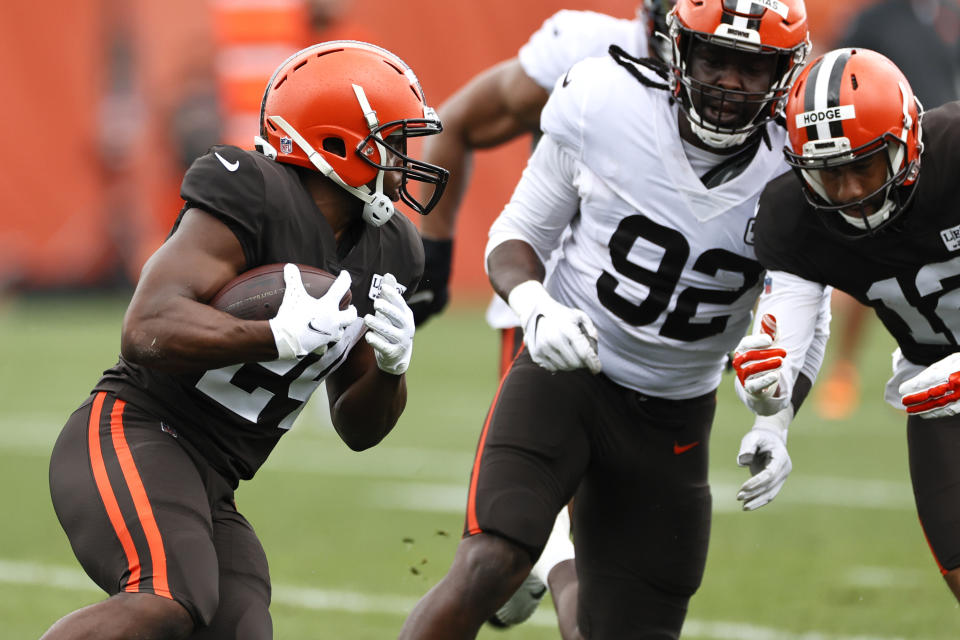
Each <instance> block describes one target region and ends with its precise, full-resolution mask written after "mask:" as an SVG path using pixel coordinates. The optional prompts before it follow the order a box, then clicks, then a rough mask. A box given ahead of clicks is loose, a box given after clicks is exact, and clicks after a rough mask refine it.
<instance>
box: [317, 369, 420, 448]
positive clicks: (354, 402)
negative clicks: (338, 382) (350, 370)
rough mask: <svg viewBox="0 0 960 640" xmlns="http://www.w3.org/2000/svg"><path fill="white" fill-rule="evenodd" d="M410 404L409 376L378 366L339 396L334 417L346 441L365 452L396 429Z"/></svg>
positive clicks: (331, 410) (334, 405)
mask: <svg viewBox="0 0 960 640" xmlns="http://www.w3.org/2000/svg"><path fill="white" fill-rule="evenodd" d="M406 404H407V381H406V376H405V375H400V376H395V375H391V374H388V373H384V372H383V371H380V370H379V369H378V368H376V367H374V368H373V369H371V370H369V371H367V372H366V373H365V374H364V375H363V376H361V377H360V378H359V379H357V380H356V381H355V382H354V383H353V384H351V385H350V387H349V388H348V389H346V390H345V391H344V392H343V393H342V394H340V395H339V396H338V397H337V398H336V400H335V401H334V403H333V405H332V406H331V407H330V417H331V420H332V421H333V426H334V428H335V429H336V430H337V433H338V434H339V435H340V438H341V439H342V440H343V441H344V443H346V445H347V446H348V447H350V448H351V449H352V450H354V451H363V450H364V449H369V448H370V447H373V446H375V445H376V444H378V443H379V442H380V441H381V440H383V439H384V438H385V437H386V436H387V434H388V433H390V431H392V430H393V427H394V426H396V424H397V420H399V419H400V414H402V413H403V409H404V407H405V406H406Z"/></svg>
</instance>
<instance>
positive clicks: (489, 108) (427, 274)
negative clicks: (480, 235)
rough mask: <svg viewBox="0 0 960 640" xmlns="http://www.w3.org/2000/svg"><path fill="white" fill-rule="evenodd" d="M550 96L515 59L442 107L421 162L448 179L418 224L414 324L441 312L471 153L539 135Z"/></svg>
mask: <svg viewBox="0 0 960 640" xmlns="http://www.w3.org/2000/svg"><path fill="white" fill-rule="evenodd" d="M548 95H549V94H548V93H547V92H546V91H544V90H543V88H542V87H540V85H538V84H537V83H536V82H534V81H533V80H532V79H530V77H529V76H527V74H526V73H525V72H524V71H523V68H522V67H521V66H520V63H519V62H518V61H517V60H516V59H515V58H514V59H511V60H507V61H504V62H502V63H500V64H498V65H496V66H494V67H491V68H489V69H487V70H486V71H484V72H482V73H480V74H479V75H477V76H476V77H475V78H473V80H471V81H470V82H469V83H467V84H466V85H464V86H463V87H462V88H461V89H460V90H459V91H457V93H455V94H454V95H453V96H452V97H451V98H449V99H448V100H447V101H446V102H445V103H444V104H442V105H441V106H440V109H439V111H438V113H439V115H440V119H441V121H442V122H443V132H442V133H440V134H439V135H435V136H430V137H428V138H427V139H426V140H425V142H424V156H423V159H424V161H426V162H431V163H436V164H438V165H439V166H442V167H445V168H446V169H448V170H449V171H450V180H449V182H448V183H447V188H446V191H445V192H444V195H443V198H441V200H440V202H439V203H438V204H437V206H436V207H435V208H434V209H433V211H431V212H430V215H428V216H424V217H423V218H421V221H420V233H421V235H422V236H423V248H424V254H425V267H424V274H423V279H422V280H421V282H420V288H419V290H418V291H417V293H416V294H415V297H414V298H411V304H410V306H411V308H412V309H413V312H414V316H415V318H416V322H417V325H420V324H422V323H423V322H425V321H426V320H427V319H428V318H429V317H430V316H432V315H434V314H436V313H439V312H440V311H442V310H443V308H444V307H445V306H446V304H447V300H448V299H449V291H448V283H449V280H450V265H451V261H452V257H453V236H454V233H455V230H456V224H457V214H458V212H459V209H460V204H461V203H462V202H463V196H464V193H465V192H466V189H467V186H468V185H469V183H470V174H471V158H472V152H473V150H474V149H485V148H489V147H494V146H497V145H499V144H503V143H505V142H508V141H509V140H512V139H514V138H516V137H517V136H519V135H522V134H525V133H529V132H531V131H535V130H537V128H538V127H539V123H540V112H541V110H542V109H543V105H544V104H545V103H546V101H547V97H548Z"/></svg>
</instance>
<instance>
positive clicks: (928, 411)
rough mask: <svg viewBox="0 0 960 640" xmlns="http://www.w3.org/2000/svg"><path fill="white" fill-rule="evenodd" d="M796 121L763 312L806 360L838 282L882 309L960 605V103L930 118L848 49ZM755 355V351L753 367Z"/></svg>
mask: <svg viewBox="0 0 960 640" xmlns="http://www.w3.org/2000/svg"><path fill="white" fill-rule="evenodd" d="M786 119H787V127H788V129H789V145H788V146H787V147H786V148H785V150H784V153H785V154H786V157H787V159H788V161H789V163H790V164H791V165H792V167H793V168H794V171H793V172H792V173H788V174H785V175H783V176H782V177H780V178H779V179H777V180H776V181H774V182H772V183H771V184H770V185H769V186H768V187H767V189H766V191H765V192H764V194H763V196H762V197H761V199H760V209H759V212H758V214H757V224H756V248H757V257H758V258H759V259H760V261H761V262H762V263H763V264H764V266H766V267H767V268H768V269H769V270H770V271H769V272H768V277H769V278H770V279H771V287H770V293H769V294H767V293H765V294H764V295H763V296H762V297H761V299H760V303H759V308H758V315H761V314H765V313H772V314H775V315H776V316H777V317H778V318H779V319H780V334H779V338H778V340H777V344H776V345H775V346H776V347H779V348H781V349H783V350H784V351H785V352H786V354H787V361H788V362H791V361H792V362H795V361H796V358H797V357H802V354H803V349H804V346H805V344H806V342H807V341H808V340H809V336H810V333H811V325H812V323H813V322H814V320H813V317H812V315H811V314H810V313H809V310H810V308H811V307H812V305H813V302H812V301H813V300H815V299H817V298H818V297H819V296H820V295H821V292H822V291H823V290H824V288H825V287H828V286H830V285H832V286H833V287H836V288H837V289H840V290H842V291H845V292H846V293H848V294H850V295H851V296H852V297H854V298H856V299H857V300H858V301H859V302H861V303H862V304H864V305H867V306H869V307H872V308H873V309H874V310H875V311H876V313H877V316H878V317H879V318H880V321H881V322H883V324H884V326H886V328H887V330H888V331H889V332H890V334H891V335H892V336H893V337H894V339H896V341H897V349H896V351H894V354H893V376H892V377H891V379H890V381H889V382H888V383H887V387H886V393H885V398H886V400H887V402H889V403H890V404H892V405H893V406H894V407H896V408H898V409H906V413H907V446H908V454H909V459H910V475H911V480H912V482H913V492H914V496H915V498H916V504H917V512H918V515H919V517H920V523H921V525H922V527H923V533H924V534H925V536H926V539H927V540H928V541H929V544H930V549H931V551H932V552H933V556H934V559H935V561H936V563H937V566H938V567H939V568H940V571H941V572H942V574H943V575H944V577H945V578H946V582H947V584H948V585H949V587H950V589H951V590H952V591H953V594H954V595H955V596H956V597H957V598H958V599H960V507H958V505H960V478H958V471H957V464H956V456H955V455H954V452H955V451H956V450H957V448H958V447H960V417H958V414H960V347H958V344H960V315H958V314H957V304H956V302H955V300H956V299H957V295H958V286H960V254H958V251H960V184H958V182H957V180H956V175H957V171H958V169H960V104H958V103H956V102H951V103H947V104H946V105H943V106H941V107H938V108H936V109H932V110H931V111H929V112H927V113H926V114H924V113H923V110H922V108H921V105H920V104H919V101H918V100H916V99H915V97H914V94H913V92H912V90H911V88H910V85H909V83H908V82H907V79H906V77H905V76H904V75H903V73H901V71H900V70H899V69H898V68H897V67H896V66H895V65H894V64H893V63H892V62H891V61H890V60H888V59H887V58H885V57H884V56H882V55H880V54H879V53H876V52H874V51H870V50H868V49H838V50H835V51H831V52H829V53H827V54H824V55H823V56H821V57H819V58H817V59H816V60H814V61H813V62H811V63H810V65H809V66H808V67H807V68H806V69H804V71H803V73H802V74H801V75H800V76H799V78H798V79H797V81H796V84H795V85H794V88H793V89H792V90H791V91H790V97H789V100H788V102H787V107H786ZM921 125H922V126H921ZM921 162H922V169H921ZM788 289H789V290H790V292H791V295H790V297H791V299H790V300H789V301H786V300H785V299H784V298H783V296H782V292H783V291H786V290H788ZM804 291H805V292H806V293H802V292H804ZM804 297H806V299H807V301H808V302H807V303H806V304H797V303H798V300H799V301H800V302H803V298H804ZM769 346H770V344H769V341H764V342H761V343H760V344H757V345H754V349H755V350H757V351H760V350H763V349H764V348H766V347H769ZM754 349H745V350H743V351H744V353H743V356H744V359H743V362H744V364H745V365H746V364H747V363H749V362H750V361H752V360H755V359H756V358H755V357H754ZM761 358H762V356H761ZM794 375H795V370H794V368H793V367H792V366H785V367H784V368H783V369H782V370H781V371H780V373H779V376H777V377H775V379H773V380H771V381H770V382H769V384H770V385H771V386H772V385H774V384H775V383H780V384H784V383H786V384H787V385H789V383H790V380H791V379H792V377H793V376H794ZM758 391H759V389H755V390H754V393H750V392H749V391H746V390H744V389H743V387H742V386H741V385H740V384H739V383H738V392H739V393H740V395H741V397H742V398H743V400H744V401H745V402H746V403H747V405H748V406H751V407H752V408H754V409H755V410H757V411H762V412H770V411H776V410H778V408H779V407H780V406H781V405H780V404H778V401H777V400H773V401H771V399H770V398H765V397H763V395H762V394H759V393H757V392H758ZM780 402H782V399H780Z"/></svg>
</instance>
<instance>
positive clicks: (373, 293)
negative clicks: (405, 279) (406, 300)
mask: <svg viewBox="0 0 960 640" xmlns="http://www.w3.org/2000/svg"><path fill="white" fill-rule="evenodd" d="M382 284H383V276H381V275H380V274H374V276H373V281H372V282H371V283H370V293H369V296H370V299H371V300H376V299H377V298H378V297H380V285H382ZM406 290H407V288H406V287H405V286H403V285H402V284H400V283H399V282H398V283H397V291H399V292H400V295H403V293H404V291H406Z"/></svg>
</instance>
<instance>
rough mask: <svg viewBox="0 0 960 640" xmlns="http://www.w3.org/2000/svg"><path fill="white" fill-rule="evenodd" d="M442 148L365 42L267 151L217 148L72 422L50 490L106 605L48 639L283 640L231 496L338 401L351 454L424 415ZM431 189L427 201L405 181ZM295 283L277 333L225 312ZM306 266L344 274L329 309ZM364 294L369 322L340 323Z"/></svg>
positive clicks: (271, 95)
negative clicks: (424, 298) (260, 285)
mask: <svg viewBox="0 0 960 640" xmlns="http://www.w3.org/2000/svg"><path fill="white" fill-rule="evenodd" d="M439 131H440V122H439V120H438V119H437V118H436V116H435V115H434V113H433V111H432V110H431V109H430V108H429V107H428V106H427V105H426V102H425V101H424V97H423V91H422V90H421V88H420V84H419V82H418V81H417V79H416V76H414V74H413V72H412V71H411V70H410V68H409V67H407V65H406V64H404V63H403V61H401V60H400V59H399V58H398V57H397V56H395V55H393V54H392V53H390V52H389V51H386V50H384V49H381V48H379V47H375V46H373V45H369V44H365V43H360V42H327V43H322V44H318V45H314V46H312V47H309V48H307V49H304V50H303V51H300V52H299V53H297V54H295V55H294V56H292V57H291V58H290V59H288V60H287V61H286V62H284V63H283V64H281V65H280V67H279V68H278V69H277V71H276V73H275V74H274V75H273V77H272V78H271V79H270V82H269V84H268V86H267V88H266V92H265V94H264V98H263V106H262V110H261V132H260V136H259V137H258V139H257V146H258V148H259V149H260V151H245V150H242V149H239V148H236V147H230V146H216V147H213V148H212V149H211V150H210V152H209V153H208V155H205V156H203V157H201V158H199V159H198V160H196V162H194V164H193V166H191V168H190V169H189V170H188V171H187V173H186V175H185V176H184V179H183V185H182V188H181V195H182V197H183V199H184V201H185V204H184V206H183V209H182V211H181V212H180V215H179V217H178V218H177V220H176V222H175V223H174V226H173V230H172V231H171V232H170V235H169V237H168V238H167V240H166V242H165V243H164V244H163V245H162V246H161V247H160V248H159V249H158V250H157V251H156V253H154V254H153V256H152V257H151V258H150V260H149V261H148V262H147V264H146V266H145V267H144V269H143V273H142V275H141V278H140V281H139V283H138V284H137V288H136V291H135V292H134V294H133V299H132V300H131V302H130V306H129V307H128V309H127V312H126V315H125V317H124V322H123V330H122V336H121V341H122V342H121V355H120V360H119V362H118V363H117V364H116V365H115V366H114V367H113V368H112V369H110V370H108V371H107V372H106V373H105V374H104V375H103V377H102V378H101V379H100V380H99V381H98V382H97V383H96V384H95V385H94V390H93V395H91V396H90V398H88V399H87V400H86V401H85V402H84V403H83V404H82V405H81V406H80V408H79V409H78V410H77V411H76V412H74V414H73V415H72V416H71V417H70V418H69V419H68V421H67V423H66V425H65V426H64V428H63V431H62V432H61V435H60V437H59V439H58V441H57V444H56V445H55V447H54V450H53V455H52V457H51V461H50V490H51V495H52V498H53V504H54V508H55V509H56V512H57V516H58V517H59V519H60V522H61V523H62V525H63V527H64V530H65V531H66V533H67V536H68V538H69V539H70V543H71V545H72V547H73V550H74V553H75V554H76V555H77V558H78V559H79V561H80V563H81V564H82V565H83V567H84V569H85V570H86V571H87V573H88V574H89V575H90V577H91V578H92V579H93V580H94V581H95V582H96V583H97V584H98V585H99V586H100V587H101V588H102V589H103V590H104V591H106V592H107V593H108V594H109V597H108V598H107V599H106V600H103V601H101V602H98V603H96V604H94V605H91V606H89V607H86V608H84V609H81V610H79V611H75V612H73V613H71V614H69V615H67V616H66V617H64V618H62V619H61V620H60V621H59V622H57V623H56V624H54V625H53V627H51V628H50V630H49V631H48V632H47V633H46V635H44V636H43V637H44V638H45V639H54V638H56V639H62V638H89V637H97V638H104V639H106V638H118V639H119V638H133V637H137V638H141V637H142V638H156V639H179V638H187V637H201V636H202V637H204V638H222V639H224V640H226V639H227V638H230V639H251V640H252V639H258V640H259V639H262V638H271V637H272V636H273V631H272V625H271V620H270V612H269V608H268V607H269V603H270V576H269V573H268V570H267V561H266V556H265V555H264V551H263V548H262V547H261V545H260V542H259V540H258V538H257V536H256V534H255V533H254V531H253V529H252V528H251V527H250V525H249V524H248V523H247V521H246V520H245V519H244V518H243V516H242V515H241V514H240V513H239V512H238V511H237V509H236V505H235V504H234V501H233V493H234V490H235V489H236V488H237V485H238V483H239V481H240V480H249V479H250V478H252V477H253V475H254V474H255V473H256V471H257V469H258V468H259V467H260V466H261V465H262V464H263V462H264V461H265V460H266V458H267V456H268V455H269V454H270V452H271V450H272V449H273V447H274V445H276V443H277V441H278V440H279V439H280V437H281V436H282V435H283V434H284V433H286V432H287V431H288V430H289V429H290V428H291V427H292V426H293V422H294V419H295V418H296V417H297V415H298V414H299V412H300V410H301V409H302V408H303V406H304V403H306V401H307V399H308V398H309V397H310V395H311V393H313V391H314V390H315V389H316V388H317V387H318V386H319V385H320V384H321V383H322V382H324V381H326V384H327V393H328V395H329V399H330V414H331V419H332V422H333V424H334V426H335V427H336V430H337V432H338V433H339V434H340V437H341V438H342V439H343V440H344V441H345V442H346V443H347V445H348V446H350V448H352V449H355V450H362V449H366V448H369V447H372V446H374V445H376V444H377V443H378V442H379V441H380V440H381V439H382V438H383V437H384V436H385V435H386V434H387V433H389V432H390V430H391V429H392V428H393V426H394V425H395V424H396V421H397V419H398V417H399V416H400V413H401V412H402V411H403V408H404V404H405V402H406V381H405V374H404V372H405V371H406V369H407V366H408V364H409V362H410V356H411V353H412V349H413V333H414V324H413V314H412V312H411V311H410V309H409V308H408V307H407V304H406V302H405V300H404V295H409V294H410V293H411V292H413V291H414V290H415V289H416V286H417V282H418V280H419V279H420V275H421V273H422V270H423V253H422V248H421V245H420V239H419V236H418V234H417V231H416V228H415V227H414V225H413V224H412V223H411V222H410V221H409V220H407V218H406V217H405V216H403V215H391V214H392V213H393V210H394V203H395V202H396V201H399V200H403V201H404V202H407V203H408V204H409V205H411V206H412V207H413V208H414V209H416V210H418V211H421V212H423V213H426V212H427V211H428V210H429V209H430V207H432V206H433V204H434V203H435V202H436V200H437V199H438V198H439V196H440V193H441V192H442V189H443V185H444V183H445V180H446V172H445V171H444V170H443V169H440V168H439V167H435V166H432V165H429V164H425V163H422V162H419V161H417V160H415V159H413V158H410V157H408V156H407V155H406V153H405V141H406V138H407V137H409V136H414V135H430V134H433V133H437V132H439ZM408 180H417V181H422V182H427V183H430V184H431V185H433V186H434V188H435V193H434V194H433V196H432V197H430V198H429V199H427V200H425V201H422V202H421V201H418V200H416V199H415V198H414V197H413V196H412V195H411V194H410V192H409V191H408V190H407V181H408ZM275 263H286V267H285V270H284V279H285V283H286V286H285V291H284V296H283V300H282V302H281V304H280V307H279V310H278V312H277V314H276V317H275V318H273V319H271V320H243V319H239V318H235V317H233V316H231V315H228V314H226V313H224V312H222V311H219V310H217V309H215V308H213V307H212V306H210V305H209V304H207V303H208V302H209V301H210V300H211V299H212V298H213V297H214V295H215V294H216V293H217V292H218V291H219V290H220V289H222V288H223V286H224V285H225V284H226V283H228V282H230V281H231V280H232V279H234V278H235V277H236V276H237V275H238V274H240V273H242V272H245V271H248V270H250V269H252V268H254V267H257V266H260V265H266V264H275ZM295 264H304V265H309V266H313V267H318V268H320V269H323V270H326V271H329V272H331V273H334V274H339V275H338V277H337V279H336V281H335V282H334V283H333V284H332V285H331V287H330V289H329V290H328V291H327V292H326V293H325V294H324V295H322V296H321V297H320V298H313V297H312V296H310V295H309V294H308V293H307V292H306V291H305V289H304V286H303V283H302V281H301V276H300V272H299V270H298V269H297V267H296V266H295ZM347 290H350V291H351V293H352V304H351V305H350V306H349V307H347V308H346V309H344V310H341V309H340V308H339V307H340V301H341V299H342V298H343V296H344V294H345V293H346V292H347Z"/></svg>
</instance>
